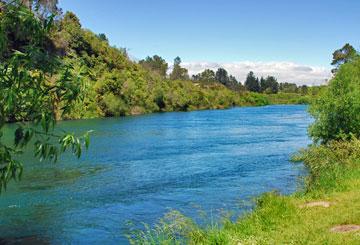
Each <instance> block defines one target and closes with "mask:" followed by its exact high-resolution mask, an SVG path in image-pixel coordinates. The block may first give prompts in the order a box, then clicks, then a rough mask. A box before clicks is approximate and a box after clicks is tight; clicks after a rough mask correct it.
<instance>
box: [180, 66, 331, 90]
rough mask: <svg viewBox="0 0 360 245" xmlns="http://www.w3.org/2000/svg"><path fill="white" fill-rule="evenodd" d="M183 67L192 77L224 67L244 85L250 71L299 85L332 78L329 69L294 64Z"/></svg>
mask: <svg viewBox="0 0 360 245" xmlns="http://www.w3.org/2000/svg"><path fill="white" fill-rule="evenodd" d="M181 66H183V67H185V68H186V69H188V70H189V74H190V75H194V74H197V73H199V72H202V71H203V70H205V69H211V70H214V71H215V70H217V69H218V68H219V67H222V68H224V69H226V70H227V71H228V72H229V73H230V74H231V75H233V76H235V77H236V78H237V79H238V80H239V81H240V82H242V83H243V82H244V81H245V78H246V75H247V74H248V73H249V72H250V71H253V72H254V73H255V75H256V76H258V77H260V76H264V77H266V76H275V77H276V78H277V79H278V81H279V82H291V83H296V84H298V85H302V84H306V85H319V84H324V83H325V82H326V80H327V79H329V78H331V72H330V69H328V68H325V67H318V66H308V65H300V64H296V63H293V62H251V61H240V62H231V63H215V62H183V63H182V64H181Z"/></svg>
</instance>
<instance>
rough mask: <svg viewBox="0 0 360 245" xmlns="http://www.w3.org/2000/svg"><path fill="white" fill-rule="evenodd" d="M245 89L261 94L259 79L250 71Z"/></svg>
mask: <svg viewBox="0 0 360 245" xmlns="http://www.w3.org/2000/svg"><path fill="white" fill-rule="evenodd" d="M245 88H246V89H247V90H248V91H251V92H260V83H259V79H258V78H256V77H255V75H254V72H252V71H250V72H249V74H248V75H247V77H246V80H245Z"/></svg>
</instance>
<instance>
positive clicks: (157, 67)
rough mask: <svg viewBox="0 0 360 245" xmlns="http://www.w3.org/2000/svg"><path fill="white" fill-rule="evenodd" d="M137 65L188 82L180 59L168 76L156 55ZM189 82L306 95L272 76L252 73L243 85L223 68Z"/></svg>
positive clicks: (305, 90)
mask: <svg viewBox="0 0 360 245" xmlns="http://www.w3.org/2000/svg"><path fill="white" fill-rule="evenodd" d="M338 56H339V55H338ZM340 62H343V63H345V62H346V61H344V60H337V61H336V62H335V61H334V62H333V63H334V64H335V63H340ZM139 64H140V65H142V66H143V67H144V68H146V69H148V70H150V71H152V72H154V73H156V74H158V75H159V76H161V77H162V78H169V79H170V80H190V76H189V73H188V70H187V69H186V68H184V67H181V58H180V57H176V58H175V59H174V64H173V67H172V71H171V72H170V74H169V75H167V72H168V69H169V65H168V63H166V61H165V60H164V59H163V58H162V57H160V56H158V55H154V56H153V57H150V56H148V57H146V58H145V59H143V60H140V61H139ZM191 80H192V81H193V82H196V83H202V84H214V83H220V84H222V85H224V86H225V87H227V88H229V89H230V90H233V91H237V92H241V91H250V92H256V93H265V94H276V93H278V92H283V93H301V94H307V93H308V86H307V85H300V86H298V85H296V84H295V83H288V82H284V83H279V82H278V81H277V78H276V77H274V76H267V77H260V78H258V77H256V76H255V74H254V72H252V71H250V72H249V73H248V75H247V77H246V80H245V82H244V84H242V83H241V82H239V81H238V80H237V79H236V78H235V76H233V75H231V74H229V72H228V71H227V70H225V69H224V68H218V69H217V70H216V71H213V70H211V69H205V70H204V71H202V72H200V73H198V74H195V75H192V77H191Z"/></svg>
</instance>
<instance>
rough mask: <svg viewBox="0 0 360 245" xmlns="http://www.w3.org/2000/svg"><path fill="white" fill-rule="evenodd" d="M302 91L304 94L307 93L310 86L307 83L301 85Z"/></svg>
mask: <svg viewBox="0 0 360 245" xmlns="http://www.w3.org/2000/svg"><path fill="white" fill-rule="evenodd" d="M300 92H301V94H302V95H306V94H307V93H308V86H306V85H305V84H304V85H302V86H301V87H300Z"/></svg>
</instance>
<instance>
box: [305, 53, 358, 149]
mask: <svg viewBox="0 0 360 245" xmlns="http://www.w3.org/2000/svg"><path fill="white" fill-rule="evenodd" d="M310 113H311V114H312V116H313V117H314V118H315V122H314V123H313V125H312V126H311V127H310V129H309V134H310V136H311V137H312V138H313V140H314V141H315V142H320V143H326V142H328V141H330V140H334V139H335V140H336V139H349V137H350V135H351V134H353V135H355V136H356V137H359V136H360V58H357V59H355V60H354V61H353V62H351V63H347V64H344V65H342V66H341V67H340V69H339V71H338V73H337V74H336V76H335V77H334V78H333V79H332V80H331V81H330V83H329V86H328V88H327V89H325V91H324V92H323V94H321V95H320V97H319V99H317V100H315V102H314V103H313V104H312V105H311V107H310Z"/></svg>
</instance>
